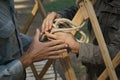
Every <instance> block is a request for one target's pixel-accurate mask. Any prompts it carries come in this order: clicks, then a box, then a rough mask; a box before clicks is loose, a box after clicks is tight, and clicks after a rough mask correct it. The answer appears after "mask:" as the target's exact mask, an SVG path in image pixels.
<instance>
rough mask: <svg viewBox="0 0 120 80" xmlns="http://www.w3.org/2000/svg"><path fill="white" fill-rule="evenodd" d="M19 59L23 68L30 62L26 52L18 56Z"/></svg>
mask: <svg viewBox="0 0 120 80" xmlns="http://www.w3.org/2000/svg"><path fill="white" fill-rule="evenodd" d="M19 60H20V61H21V63H22V64H23V68H26V67H28V66H29V65H30V64H31V63H32V60H31V58H30V55H29V54H28V53H25V55H23V56H22V57H20V58H19Z"/></svg>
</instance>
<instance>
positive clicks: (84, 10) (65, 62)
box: [23, 0, 120, 80]
mask: <svg viewBox="0 0 120 80" xmlns="http://www.w3.org/2000/svg"><path fill="white" fill-rule="evenodd" d="M94 1H95V0H93V2H94ZM41 2H43V0H40V1H39V0H35V6H34V8H33V10H32V12H31V14H32V15H30V17H29V19H28V21H27V23H26V25H25V29H24V31H23V33H26V32H27V31H28V29H29V26H30V25H31V23H32V21H33V19H34V17H35V16H36V13H37V12H38V10H40V13H41V15H42V16H43V18H45V16H46V13H45V10H44V8H43V6H42V3H41ZM79 6H80V8H79V10H78V11H77V13H76V15H75V17H74V18H73V20H72V21H73V22H74V23H75V24H76V25H78V26H79V25H80V24H81V23H82V22H83V21H84V20H86V19H88V18H89V19H90V21H91V23H92V25H93V30H94V33H95V36H96V38H97V40H98V43H99V47H100V50H101V52H102V55H103V54H104V55H103V59H104V62H105V65H106V69H105V70H104V72H103V73H102V74H101V75H100V77H99V78H98V80H105V79H106V78H107V77H108V76H109V77H110V79H111V80H118V79H117V76H116V73H115V70H114V68H115V67H117V65H118V64H119V63H120V52H119V53H118V54H117V55H116V57H115V58H114V59H113V60H112V61H111V59H110V56H109V53H108V49H107V47H106V44H105V41H104V38H103V35H102V32H101V29H100V26H99V24H98V21H97V18H96V15H95V12H94V9H93V6H92V3H91V2H90V1H89V0H83V1H81V2H80V3H79ZM71 33H72V34H73V35H74V34H75V33H76V31H71ZM52 62H53V60H48V62H47V63H46V65H45V66H44V68H43V70H42V71H41V73H40V74H37V71H36V69H35V66H34V65H33V64H32V65H31V68H32V71H33V73H34V75H35V77H36V79H37V80H41V79H42V78H43V76H44V74H45V73H46V71H47V70H48V68H49V67H50V65H51V64H52ZM60 62H61V64H62V66H63V69H64V71H65V77H66V80H77V78H76V76H75V73H74V71H73V69H72V67H71V62H70V59H69V56H68V55H67V53H63V58H62V59H60ZM112 63H113V64H112Z"/></svg>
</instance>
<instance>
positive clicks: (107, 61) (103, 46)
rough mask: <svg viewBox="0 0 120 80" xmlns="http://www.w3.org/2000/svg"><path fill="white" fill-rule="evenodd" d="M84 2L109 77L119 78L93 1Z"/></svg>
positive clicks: (85, 0)
mask: <svg viewBox="0 0 120 80" xmlns="http://www.w3.org/2000/svg"><path fill="white" fill-rule="evenodd" d="M84 3H85V7H86V9H87V11H88V12H87V13H88V16H89V18H90V21H91V23H92V28H93V30H94V33H95V36H96V38H97V41H98V44H99V47H100V50H101V53H102V57H103V60H104V62H105V65H106V69H107V72H108V74H109V77H110V79H111V80H118V78H117V76H116V73H115V70H114V67H113V64H112V61H111V58H110V56H109V52H108V49H107V46H106V43H105V41H104V38H103V35H102V32H101V29H100V25H99V23H98V20H97V17H96V16H95V15H96V14H95V12H94V9H93V6H92V3H91V2H90V1H89V0H84Z"/></svg>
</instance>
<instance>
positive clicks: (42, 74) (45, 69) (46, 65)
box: [39, 60, 53, 80]
mask: <svg viewBox="0 0 120 80" xmlns="http://www.w3.org/2000/svg"><path fill="white" fill-rule="evenodd" d="M52 63H53V60H48V61H47V63H46V64H45V66H44V67H43V69H42V70H41V72H40V74H39V80H42V78H43V76H44V75H45V73H46V72H47V70H48V68H49V67H50V66H51V64H52Z"/></svg>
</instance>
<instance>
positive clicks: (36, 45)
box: [20, 29, 67, 68]
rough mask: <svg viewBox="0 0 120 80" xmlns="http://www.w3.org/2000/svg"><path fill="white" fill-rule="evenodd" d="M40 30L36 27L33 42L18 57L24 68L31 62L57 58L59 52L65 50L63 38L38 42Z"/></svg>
mask: <svg viewBox="0 0 120 80" xmlns="http://www.w3.org/2000/svg"><path fill="white" fill-rule="evenodd" d="M39 38H40V31H39V30H38V29H37V30H36V33H35V36H34V39H33V42H32V43H31V45H30V47H29V49H28V50H27V52H26V53H25V55H24V56H22V57H21V58H20V60H21V62H22V63H23V67H24V68H26V67H27V66H29V65H30V64H31V63H33V62H36V61H40V60H43V59H57V58H60V57H61V56H60V55H59V54H60V53H63V52H66V51H67V50H66V49H65V48H67V45H66V44H65V42H64V41H63V40H53V41H48V42H40V41H39Z"/></svg>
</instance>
